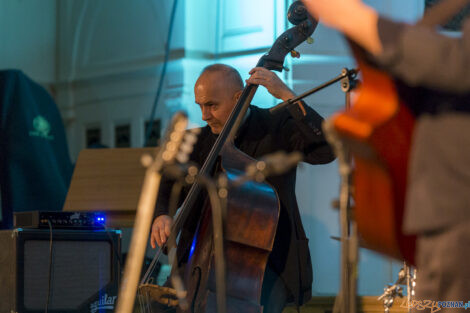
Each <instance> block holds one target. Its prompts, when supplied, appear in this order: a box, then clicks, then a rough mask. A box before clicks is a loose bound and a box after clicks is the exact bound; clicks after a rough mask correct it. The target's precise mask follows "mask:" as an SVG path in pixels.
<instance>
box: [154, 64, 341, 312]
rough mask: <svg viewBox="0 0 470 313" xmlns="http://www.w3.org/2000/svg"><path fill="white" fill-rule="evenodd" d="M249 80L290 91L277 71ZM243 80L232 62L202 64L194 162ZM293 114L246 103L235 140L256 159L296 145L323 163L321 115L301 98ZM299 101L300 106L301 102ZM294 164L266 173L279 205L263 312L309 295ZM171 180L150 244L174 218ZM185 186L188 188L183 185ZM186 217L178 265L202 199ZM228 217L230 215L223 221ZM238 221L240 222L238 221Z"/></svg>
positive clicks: (284, 94)
mask: <svg viewBox="0 0 470 313" xmlns="http://www.w3.org/2000/svg"><path fill="white" fill-rule="evenodd" d="M250 74H251V76H250V78H249V79H248V80H247V81H246V82H247V83H248V84H257V85H261V86H264V87H265V88H266V89H267V90H268V91H269V92H270V93H271V94H272V95H273V96H274V97H276V98H278V99H280V100H284V101H285V100H287V99H290V98H293V97H294V96H295V95H294V93H293V92H292V91H291V90H290V89H289V88H288V87H287V86H286V85H285V84H284V83H283V82H282V81H281V80H280V79H279V78H278V76H277V75H276V74H274V73H273V72H271V71H269V70H267V69H265V68H260V67H256V68H254V69H252V70H251V71H250ZM243 85H244V84H243V80H242V79H241V77H240V74H239V73H238V72H237V70H235V69H234V68H232V67H230V66H228V65H223V64H214V65H210V66H208V67H206V68H205V69H204V70H203V71H202V73H201V75H200V76H199V78H198V80H197V81H196V84H195V87H194V94H195V100H196V103H197V105H199V107H200V109H201V112H202V119H203V120H204V121H205V122H206V123H207V126H206V127H203V128H202V130H201V134H200V136H199V140H198V142H197V144H196V146H195V148H194V151H193V153H192V154H191V156H190V159H191V160H192V161H194V162H196V163H197V164H199V165H202V164H203V163H204V160H205V159H206V157H207V155H208V153H209V151H210V149H211V148H212V146H213V144H214V142H215V140H216V138H217V135H218V134H219V133H220V132H221V131H222V129H223V126H224V124H225V122H226V121H227V119H228V117H229V115H230V113H231V111H232V109H233V107H234V106H235V104H236V103H237V100H238V98H239V97H240V95H241V93H242V91H243V87H244V86H243ZM297 105H299V107H298V109H299V110H298V112H303V114H296V115H295V116H296V118H295V119H294V118H293V117H292V116H291V115H290V113H289V112H283V113H281V114H279V115H274V116H273V115H271V114H270V113H269V111H268V110H267V109H260V108H258V107H256V106H253V105H251V106H250V107H249V110H248V112H247V115H246V116H245V119H244V121H243V123H242V125H241V126H240V129H239V131H238V133H237V136H236V139H235V145H236V146H237V147H238V148H239V149H240V150H241V151H243V152H245V153H246V154H248V155H250V156H251V157H253V158H255V159H259V158H261V157H262V156H264V155H266V154H269V153H273V152H276V151H279V150H284V151H287V152H292V151H300V152H302V153H303V154H304V156H305V159H304V160H305V161H306V162H308V163H310V164H323V163H328V162H331V161H332V160H333V159H334V156H333V153H332V150H331V148H330V146H329V145H328V144H327V142H326V141H325V138H324V136H323V133H322V130H321V122H322V120H323V119H322V117H321V116H320V115H319V114H318V113H316V112H315V111H314V110H312V109H311V108H309V107H308V106H306V105H305V104H304V103H300V102H299V103H298V104H297ZM300 106H302V107H300ZM295 178H296V169H292V170H290V171H289V172H288V173H286V174H284V175H279V176H275V177H270V178H268V182H269V183H270V184H271V185H272V186H273V187H274V188H275V189H276V191H277V192H278V195H279V198H280V202H281V209H280V216H279V223H278V227H277V232H276V237H275V241H274V247H273V250H272V252H271V254H270V257H269V260H268V266H267V269H266V272H265V277H264V282H263V290H262V299H261V302H262V305H263V306H264V311H263V312H268V313H273V312H281V311H282V309H283V308H284V306H285V304H286V303H287V302H294V303H296V304H297V305H302V304H303V303H304V302H305V301H307V300H308V299H310V297H311V287H312V265H311V260H310V253H309V248H308V239H307V238H306V236H305V232H304V229H303V226H302V222H301V219H300V214H299V209H298V206H297V201H296V197H295ZM170 189H171V182H170V181H167V180H166V181H163V183H162V186H161V188H160V192H159V197H158V200H157V206H156V212H157V213H156V216H157V217H156V218H155V220H154V222H153V225H152V234H151V244H152V247H155V244H157V245H159V246H162V244H163V243H165V241H166V240H167V238H168V236H169V234H170V227H171V224H172V222H173V220H172V217H171V216H169V215H168V196H169V192H170ZM186 192H187V191H186ZM197 202H198V203H197V205H196V209H194V210H193V211H192V215H191V216H190V217H189V218H188V220H187V222H186V224H185V225H184V226H183V230H182V233H181V236H180V241H179V243H178V252H177V255H178V266H179V267H182V266H184V264H185V263H186V262H187V258H188V251H189V249H190V245H191V242H192V240H193V239H192V238H193V236H194V232H195V229H196V226H197V223H198V218H199V217H200V215H201V206H202V199H199V200H198V201H197ZM228 222H230V221H228ZM241 227H242V226H241Z"/></svg>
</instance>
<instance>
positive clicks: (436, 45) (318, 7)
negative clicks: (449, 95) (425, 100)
mask: <svg viewBox="0 0 470 313" xmlns="http://www.w3.org/2000/svg"><path fill="white" fill-rule="evenodd" d="M302 1H303V2H304V4H305V5H306V7H307V10H308V11H309V12H310V13H311V14H312V15H314V16H315V17H317V18H320V20H321V21H322V22H323V23H324V24H325V25H327V26H330V27H333V28H335V29H337V30H339V31H340V32H342V33H344V34H345V35H346V36H347V37H349V38H350V39H351V40H353V41H355V42H356V43H358V44H359V45H360V46H362V47H363V48H364V49H365V50H366V51H367V52H369V53H370V54H371V55H372V56H373V58H374V59H375V60H376V62H377V64H378V65H380V66H381V67H383V68H384V69H386V70H387V71H388V72H390V73H391V74H392V75H394V76H395V77H397V78H399V79H401V80H402V81H404V82H405V83H407V84H409V85H411V86H421V87H427V88H433V89H436V90H440V91H445V92H455V93H465V92H469V91H470V75H468V73H467V70H468V68H469V65H470V22H467V23H466V24H465V25H464V29H463V31H462V37H461V38H449V37H447V36H444V35H442V34H439V33H438V32H436V30H434V29H432V28H429V27H425V26H419V25H406V24H403V23H397V22H393V21H390V20H388V19H386V18H383V17H379V15H378V13H377V12H376V11H375V10H374V9H373V8H371V7H369V6H367V5H365V4H363V3H362V1H360V0H302Z"/></svg>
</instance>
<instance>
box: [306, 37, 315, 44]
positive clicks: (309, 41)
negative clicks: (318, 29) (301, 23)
mask: <svg viewBox="0 0 470 313" xmlns="http://www.w3.org/2000/svg"><path fill="white" fill-rule="evenodd" d="M314 41H315V40H313V38H312V37H308V38H307V43H308V44H309V45H311V44H312V43H313V42H314Z"/></svg>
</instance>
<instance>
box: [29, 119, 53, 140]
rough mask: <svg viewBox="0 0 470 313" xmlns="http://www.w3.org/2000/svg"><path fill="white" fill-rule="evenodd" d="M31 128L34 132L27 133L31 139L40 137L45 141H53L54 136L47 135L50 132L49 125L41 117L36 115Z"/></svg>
mask: <svg viewBox="0 0 470 313" xmlns="http://www.w3.org/2000/svg"><path fill="white" fill-rule="evenodd" d="M33 128H34V130H32V131H30V132H29V135H30V136H32V137H41V138H44V139H47V140H53V139H54V136H51V135H49V132H50V131H51V125H50V124H49V122H48V121H47V120H46V119H45V118H44V117H42V116H41V115H38V116H36V117H35V118H34V120H33Z"/></svg>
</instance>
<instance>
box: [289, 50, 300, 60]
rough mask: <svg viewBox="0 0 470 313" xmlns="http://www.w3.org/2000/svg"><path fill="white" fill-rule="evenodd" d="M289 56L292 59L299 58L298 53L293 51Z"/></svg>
mask: <svg viewBox="0 0 470 313" xmlns="http://www.w3.org/2000/svg"><path fill="white" fill-rule="evenodd" d="M290 55H291V56H292V57H293V58H300V53H299V52H298V51H295V50H292V51H291V52H290Z"/></svg>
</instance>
